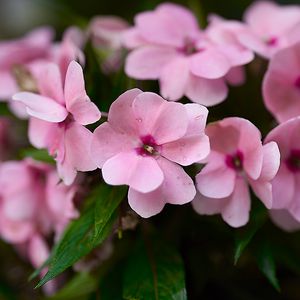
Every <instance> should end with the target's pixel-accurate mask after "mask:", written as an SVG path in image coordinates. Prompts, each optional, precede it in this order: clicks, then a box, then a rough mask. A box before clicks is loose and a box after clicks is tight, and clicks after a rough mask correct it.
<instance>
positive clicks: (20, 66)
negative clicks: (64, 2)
mask: <svg viewBox="0 0 300 300" xmlns="http://www.w3.org/2000/svg"><path fill="white" fill-rule="evenodd" d="M52 38H53V31H52V29H50V28H48V27H43V28H38V29H35V30H33V31H31V32H30V33H28V34H26V35H25V36H24V37H22V38H20V39H16V40H8V41H1V42H0V99H1V100H2V101H9V100H10V98H11V96H12V95H13V94H14V93H16V92H18V91H19V90H23V89H27V90H31V89H35V86H34V83H33V80H32V77H31V75H30V74H29V72H30V70H31V68H33V67H34V64H35V63H36V62H37V61H40V60H44V59H48V58H49V57H50V49H51V42H52ZM9 104H10V107H11V109H12V111H13V112H14V113H15V114H16V115H17V116H19V117H21V118H24V117H25V116H26V114H25V115H24V110H23V109H22V106H20V105H18V104H17V103H12V102H9Z"/></svg>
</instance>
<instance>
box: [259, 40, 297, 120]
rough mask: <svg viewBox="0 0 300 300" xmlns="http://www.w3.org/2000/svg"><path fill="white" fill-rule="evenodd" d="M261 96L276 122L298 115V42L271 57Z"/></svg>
mask: <svg viewBox="0 0 300 300" xmlns="http://www.w3.org/2000/svg"><path fill="white" fill-rule="evenodd" d="M263 96H264V102H265V105H266V107H267V108H268V110H269V111H270V112H271V113H272V114H273V115H274V116H275V118H276V119H277V121H278V122H284V121H287V120H288V119H290V118H293V117H296V116H299V115H300V102H299V99H300V42H299V43H297V44H295V45H294V46H291V47H288V48H285V49H283V50H280V51H279V52H277V53H276V54H275V55H274V56H273V57H272V59H271V61H270V64H269V68H268V71H267V73H266V74H265V78H264V82H263Z"/></svg>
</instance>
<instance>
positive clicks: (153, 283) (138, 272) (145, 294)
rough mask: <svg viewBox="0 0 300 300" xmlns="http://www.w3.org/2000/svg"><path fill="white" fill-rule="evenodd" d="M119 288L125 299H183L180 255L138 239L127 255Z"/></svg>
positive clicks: (165, 246) (182, 268)
mask: <svg viewBox="0 0 300 300" xmlns="http://www.w3.org/2000/svg"><path fill="white" fill-rule="evenodd" d="M123 287H124V290H123V298H124V299H126V300H148V299H149V300H150V299H155V300H186V299H187V295H186V289H185V278H184V267H183V262H182V260H181V257H180V256H179V254H178V253H177V252H176V250H175V249H173V248H171V247H169V246H167V245H166V244H163V243H162V242H158V241H157V242H155V243H151V244H150V242H147V243H143V242H141V243H140V244H139V245H138V246H137V247H136V249H135V251H134V252H133V254H132V256H131V257H130V258H129V261H128V264H127V267H126V269H125V274H124V284H123Z"/></svg>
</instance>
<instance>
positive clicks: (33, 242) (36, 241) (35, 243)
mask: <svg viewBox="0 0 300 300" xmlns="http://www.w3.org/2000/svg"><path fill="white" fill-rule="evenodd" d="M49 254H50V253H49V249H48V246H47V243H46V242H45V241H44V239H42V237H41V236H40V235H37V234H36V235H34V236H33V237H32V238H31V239H30V243H29V245H28V255H29V259H30V261H31V263H32V264H33V266H34V267H35V268H39V267H41V266H42V264H43V263H44V262H45V261H46V259H47V258H48V256H49Z"/></svg>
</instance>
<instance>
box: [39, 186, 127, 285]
mask: <svg viewBox="0 0 300 300" xmlns="http://www.w3.org/2000/svg"><path fill="white" fill-rule="evenodd" d="M125 193H126V189H125V188H124V187H111V186H107V185H104V184H103V185H100V186H99V187H98V188H96V189H95V190H94V191H93V193H92V194H91V196H90V198H89V199H87V203H86V207H85V209H84V210H83V212H82V214H81V216H80V218H79V219H77V220H75V221H73V222H71V224H70V225H69V226H68V228H67V230H66V231H65V233H64V235H63V237H62V239H61V240H60V241H59V242H58V244H57V245H56V246H55V247H54V249H53V252H52V253H51V255H50V262H49V270H48V272H47V274H46V275H45V276H44V278H43V279H42V280H41V281H40V282H39V284H38V285H37V287H40V286H42V285H44V284H45V283H46V282H48V281H49V280H51V279H53V278H54V277H56V276H58V275H59V274H60V273H62V272H63V271H65V270H66V269H67V268H68V267H70V266H72V265H73V264H74V263H75V262H77V261H78V260H79V259H80V258H82V257H83V256H85V255H87V254H88V253H89V252H91V251H92V250H93V249H94V248H96V247H97V246H99V245H100V244H101V243H102V242H103V241H104V240H105V239H106V237H107V236H108V235H109V234H110V232H111V230H112V227H113V224H114V222H115V219H116V209H117V207H118V205H119V204H120V202H121V201H122V199H123V198H124V196H125Z"/></svg>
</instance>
